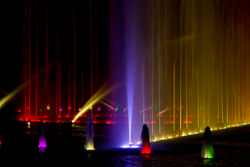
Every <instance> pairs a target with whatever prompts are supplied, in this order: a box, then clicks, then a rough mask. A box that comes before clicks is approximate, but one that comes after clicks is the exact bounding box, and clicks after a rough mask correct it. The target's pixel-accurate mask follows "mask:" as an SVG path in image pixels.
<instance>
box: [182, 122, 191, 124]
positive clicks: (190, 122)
mask: <svg viewBox="0 0 250 167" xmlns="http://www.w3.org/2000/svg"><path fill="white" fill-rule="evenodd" d="M183 123H184V124H186V123H188V124H192V123H193V122H192V121H183Z"/></svg>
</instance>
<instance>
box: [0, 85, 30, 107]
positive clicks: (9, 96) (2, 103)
mask: <svg viewBox="0 0 250 167" xmlns="http://www.w3.org/2000/svg"><path fill="white" fill-rule="evenodd" d="M24 85H25V84H23V85H21V86H19V87H18V88H16V89H15V90H14V91H13V92H11V93H10V94H8V95H6V96H5V97H3V98H2V99H1V100H0V109H1V108H2V107H3V106H4V105H5V104H6V103H7V102H8V101H9V100H11V99H12V98H13V97H14V96H15V95H16V94H17V93H18V92H20V91H21V90H22V88H23V87H24Z"/></svg>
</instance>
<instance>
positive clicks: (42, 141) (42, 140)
mask: <svg viewBox="0 0 250 167" xmlns="http://www.w3.org/2000/svg"><path fill="white" fill-rule="evenodd" d="M41 147H47V144H46V138H45V130H44V125H43V121H41V122H40V138H39V145H38V148H41Z"/></svg>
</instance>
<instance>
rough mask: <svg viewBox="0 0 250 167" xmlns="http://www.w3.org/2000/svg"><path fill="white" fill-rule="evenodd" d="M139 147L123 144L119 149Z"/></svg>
mask: <svg viewBox="0 0 250 167" xmlns="http://www.w3.org/2000/svg"><path fill="white" fill-rule="evenodd" d="M139 147H140V146H139V145H137V144H125V145H122V146H121V148H139Z"/></svg>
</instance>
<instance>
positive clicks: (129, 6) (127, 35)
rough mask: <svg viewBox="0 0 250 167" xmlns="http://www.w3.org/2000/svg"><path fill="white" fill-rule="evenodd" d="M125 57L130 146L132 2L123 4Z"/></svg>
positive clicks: (132, 62)
mask: <svg viewBox="0 0 250 167" xmlns="http://www.w3.org/2000/svg"><path fill="white" fill-rule="evenodd" d="M125 11H126V13H125V15H126V17H125V25H126V31H125V33H124V35H125V57H126V84H127V103H128V131H129V144H132V141H131V134H132V111H133V98H134V73H135V71H134V70H135V69H134V56H135V55H134V23H133V19H131V18H133V2H131V1H129V2H127V3H125Z"/></svg>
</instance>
